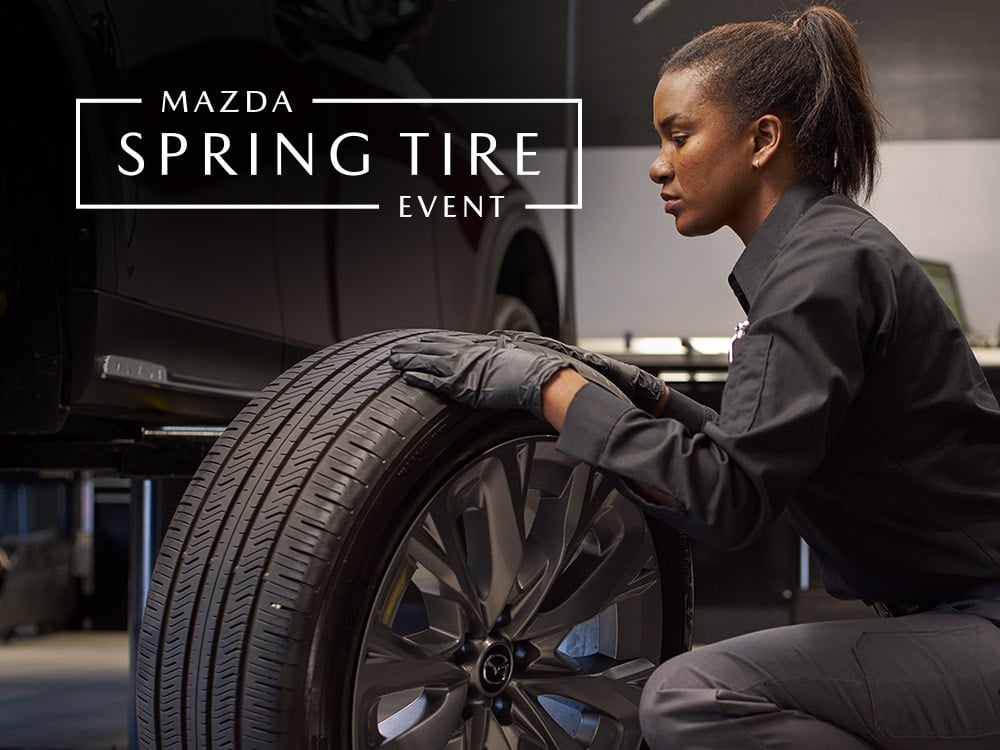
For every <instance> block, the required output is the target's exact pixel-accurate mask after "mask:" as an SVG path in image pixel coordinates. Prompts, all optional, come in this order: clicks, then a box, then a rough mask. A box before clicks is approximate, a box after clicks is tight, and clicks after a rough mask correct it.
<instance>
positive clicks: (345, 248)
mask: <svg viewBox="0 0 1000 750" xmlns="http://www.w3.org/2000/svg"><path fill="white" fill-rule="evenodd" d="M434 10H435V4H434V3H431V2H419V3H409V4H405V7H404V5H403V4H391V3H389V4H385V3H382V4H377V3H376V4H372V3H362V2H358V1H356V0H317V1H316V2H301V3H299V2H287V1H286V0H267V2H263V3H259V4H255V5H247V4H246V3H242V2H239V1H238V0H218V1H217V2H212V3H203V2H194V1H193V0H183V2H181V3H179V4H178V3H173V4H170V5H159V4H154V3H135V2H131V1H130V0H109V2H102V3H96V2H89V1H88V0H35V1H34V2H29V3H27V4H19V5H18V6H17V7H15V8H8V9H6V10H5V15H6V16H7V17H8V20H9V21H10V22H11V28H14V29H16V32H15V34H14V36H15V37H16V38H17V39H18V40H19V43H18V44H17V45H15V47H14V49H13V53H14V55H15V56H16V58H17V60H16V61H15V63H16V64H17V65H19V68H18V71H19V72H18V75H17V76H14V78H15V80H14V82H13V83H14V90H13V91H12V92H11V95H12V98H13V100H15V101H17V102H19V114H18V117H17V118H14V119H13V120H12V121H10V122H8V123H6V124H5V125H4V131H5V132H4V136H5V139H6V140H7V141H8V142H11V143H17V144H18V149H17V152H16V153H15V154H14V155H13V157H12V158H13V159H14V161H13V163H12V164H10V165H6V166H5V169H4V175H5V177H4V186H3V187H4V193H5V194H6V197H7V199H6V200H5V201H4V209H3V210H4V220H3V224H4V227H5V229H4V231H3V234H2V245H0V253H2V255H0V257H2V262H0V348H2V350H3V351H4V356H3V360H2V363H0V433H3V434H4V435H6V437H5V438H3V439H2V442H3V443H4V453H5V455H6V459H5V460H4V465H5V466H6V467H8V468H44V467H46V466H60V467H66V468H85V467H87V466H94V467H111V468H118V469H121V468H122V462H121V455H122V453H121V449H120V448H121V445H122V444H123V443H122V441H125V442H127V441H130V440H135V439H137V438H138V437H139V436H140V433H139V430H140V429H142V428H146V429H157V428H160V427H162V426H166V425H223V424H225V423H226V422H228V420H229V419H231V418H232V417H233V416H234V415H235V414H236V413H237V411H238V410H239V408H240V407H241V406H242V405H243V404H244V403H246V401H247V400H248V399H249V398H250V397H252V396H253V395H254V394H255V393H257V392H259V390H260V389H261V388H262V387H263V386H264V385H265V384H267V383H268V382H270V381H271V380H272V379H274V378H275V377H276V376H277V375H278V374H279V373H281V372H282V371H284V370H285V369H287V368H288V367H289V366H290V365H292V364H293V363H295V362H296V361H298V360H299V359H301V358H302V357H303V356H305V355H306V354H308V353H309V352H312V351H315V350H317V349H319V348H321V347H323V346H326V345H328V344H330V343H332V342H334V341H338V340H342V339H346V338H350V337H351V336H354V335H357V334H360V333H363V332H367V331H374V330H382V329H389V328H395V327H403V326H406V327H422V326H426V327H435V328H450V329H460V330H473V331H476V330H478V331H485V330H489V329H490V328H492V327H494V326H495V324H496V323H497V322H498V321H497V320H496V318H495V316H494V312H495V311H496V310H497V308H498V301H499V300H509V299H510V298H512V297H513V298H515V299H518V300H520V301H521V302H522V303H523V306H524V307H527V308H528V309H530V311H531V313H532V314H533V316H534V318H535V319H536V320H537V322H538V327H539V328H540V329H541V330H542V331H543V332H545V333H548V334H550V335H559V334H560V329H559V325H560V323H559V321H560V306H559V301H558V291H557V287H558V284H557V281H556V277H555V271H554V269H555V263H554V262H553V257H552V253H551V251H550V249H549V247H548V246H547V243H546V241H545V238H544V234H543V231H542V228H541V223H540V221H539V219H538V215H537V212H535V211H531V210H528V209H526V208H525V206H526V205H527V204H528V203H529V202H530V200H531V199H530V198H529V195H528V193H527V191H526V190H525V189H524V188H523V187H522V185H521V184H520V183H519V182H518V181H517V180H516V179H514V178H513V177H512V176H511V175H510V174H509V173H504V174H501V175H496V174H493V173H491V172H488V171H487V172H486V173H485V174H478V175H471V174H470V173H469V171H468V170H467V169H466V166H467V165H468V162H469V156H470V153H469V144H468V143H467V142H463V141H462V140H461V138H459V137H457V136H456V137H457V138H458V139H457V140H456V141H455V144H454V156H453V158H454V160H455V165H456V169H455V170H454V173H453V175H449V176H445V177H442V176H440V175H435V174H431V173H430V172H429V171H428V173H425V172H424V170H421V171H420V172H419V173H417V174H412V173H411V171H410V170H409V169H408V167H409V166H410V165H409V162H408V161H407V160H408V158H409V156H410V153H409V152H408V151H407V150H406V148H405V146H406V142H405V141H401V140H400V139H398V138H397V139H396V140H395V142H393V141H391V140H388V139H386V138H382V139H381V140H379V139H378V135H379V134H380V133H389V132H404V131H406V132H411V131H412V132H418V131H419V132H425V133H428V134H430V136H431V137H427V138H424V139H423V140H422V141H421V143H420V149H421V157H422V158H424V159H425V160H426V161H431V162H432V161H434V160H440V158H441V156H440V153H439V150H440V148H441V146H440V138H439V137H438V136H439V134H441V133H443V132H445V131H448V132H450V131H451V130H453V129H454V130H455V131H456V133H457V132H458V129H457V128H453V126H452V122H451V120H450V119H449V118H450V116H451V115H450V113H449V112H448V111H447V110H446V109H445V108H441V107H437V106H434V105H406V106H396V107H394V106H391V105H389V106H383V107H377V106H371V107H366V106H354V107H338V106H327V107H322V106H317V105H315V104H311V99H312V98H316V97H341V98H343V97H351V98H359V99H375V98H383V99H384V98H391V99H401V98H417V97H420V96H424V97H426V96H427V92H425V91H423V89H422V88H421V87H420V84H419V82H418V81H417V79H416V77H415V75H414V73H413V71H412V70H411V69H410V68H409V67H408V66H407V65H406V64H405V63H404V62H403V59H402V58H401V57H400V56H399V55H398V54H397V51H398V50H400V49H403V48H405V47H406V45H407V44H408V43H409V42H410V41H411V40H413V39H414V38H417V37H418V36H419V34H420V32H421V29H422V28H424V26H425V24H427V23H429V21H430V19H431V17H432V15H433V13H434ZM182 93H186V96H187V97H188V101H187V103H186V106H185V109H186V110H187V111H180V108H179V107H178V108H177V110H176V111H175V110H173V109H171V110H170V111H167V106H166V105H164V104H163V101H164V98H165V97H166V96H167V95H168V94H169V96H170V97H172V99H171V101H172V102H174V103H175V104H176V101H177V100H178V99H179V98H180V96H181V94H182ZM204 97H208V98H209V101H210V102H211V103H210V104H208V105H205V103H204V101H203V106H202V107H200V108H196V107H195V105H196V104H197V102H198V101H199V99H204ZM282 97H284V99H285V101H286V102H288V103H289V107H288V109H287V110H286V109H284V108H278V109H276V110H274V111H267V112H264V113H263V114H258V113H257V112H254V111H252V110H254V109H255V107H256V106H257V105H258V104H259V103H260V100H261V99H265V100H266V101H267V102H268V103H269V105H271V106H272V107H273V105H274V103H275V102H276V101H278V100H279V99H280V98H282ZM119 99H125V100H129V101H134V100H136V99H140V100H142V102H143V103H142V104H116V103H113V102H109V101H108V100H119ZM95 100H96V101H95ZM227 105H228V106H227ZM74 106H75V107H76V111H77V114H76V120H75V119H74ZM192 109H194V110H195V111H192ZM74 122H76V127H75V128H74ZM261 128H263V129H267V128H272V129H276V130H278V131H280V132H281V133H283V134H284V135H285V136H286V137H287V138H288V139H289V141H291V142H297V143H298V144H300V146H301V144H302V143H303V142H304V141H303V140H302V139H303V138H304V137H306V136H309V135H310V134H315V135H316V136H317V139H318V140H319V139H321V138H327V137H332V135H331V134H337V133H344V132H350V131H358V130H362V131H363V132H367V133H370V134H372V140H373V141H378V142H377V143H376V144H374V145H373V147H372V148H371V149H370V150H371V153H370V158H371V160H372V162H373V164H374V165H375V166H377V169H373V170H372V174H373V175H375V176H373V177H372V178H371V179H368V180H367V181H365V180H352V179H350V178H347V177H344V176H343V175H341V174H340V173H338V172H337V171H335V170H333V169H330V166H329V164H327V165H326V167H325V169H322V168H320V167H319V166H317V168H316V170H315V173H312V174H310V175H309V176H308V177H307V176H306V175H305V174H304V173H303V172H302V171H301V170H300V171H298V172H296V171H295V170H292V169H287V170H286V171H285V172H284V173H283V174H282V176H281V177H279V176H277V175H276V174H274V173H273V170H272V173H269V174H258V175H250V174H248V173H247V172H246V171H245V170H243V171H241V173H239V174H236V175H230V174H227V173H225V172H224V171H223V170H222V169H217V170H216V172H215V173H212V174H208V173H206V172H205V171H204V170H201V169H200V161H199V160H198V159H196V158H194V156H193V155H192V156H191V158H188V159H187V160H186V161H184V160H182V161H183V163H180V164H177V165H176V166H174V168H173V169H171V170H170V171H169V174H167V175H163V174H159V173H156V169H154V168H153V167H154V165H155V164H156V161H157V160H156V158H155V156H154V153H153V151H154V145H155V143H156V140H155V138H156V137H157V136H159V135H161V134H162V133H163V132H166V131H169V132H180V133H190V132H197V131H207V130H212V131H215V130H223V131H224V132H225V133H227V134H228V135H229V136H231V137H232V139H233V141H234V143H236V142H237V141H240V139H245V137H246V134H247V133H248V132H251V131H254V130H257V129H261ZM125 133H142V134H144V135H145V136H146V139H145V140H141V141H140V140H139V139H135V138H133V140H131V141H129V144H131V145H132V146H133V147H135V150H137V149H138V147H139V145H140V144H141V146H142V148H143V149H144V155H145V156H146V157H147V158H146V161H147V162H148V164H149V165H150V169H148V170H147V171H146V172H144V173H139V174H127V172H130V171H132V172H135V171H136V170H135V165H136V163H137V162H136V161H135V160H134V158H133V159H132V160H130V153H132V152H129V151H126V150H125V149H124V146H123V141H122V137H123V134H125ZM296 139H298V140H296ZM193 143H194V141H193V140H192V144H193ZM325 143H326V144H327V145H328V144H329V140H327V141H326V142H325ZM147 147H149V150H148V151H145V149H147ZM317 148H318V149H319V148H321V147H320V146H317ZM194 150H195V147H194V145H192V154H193V153H194ZM235 150H236V149H235V146H234V151H235ZM349 156H350V158H357V156H358V154H356V153H355V154H351V155H349ZM344 158H345V160H347V159H348V156H345V157H344ZM74 161H75V162H76V170H75V172H74V169H73V167H72V165H73V162H74ZM287 161H288V163H292V162H291V158H288V159H287ZM172 166H173V165H172ZM130 168H131V169H130ZM262 172H263V170H262ZM397 183H398V184H397ZM386 184H392V190H393V191H395V193H396V194H398V195H403V194H406V195H413V196H424V195H426V196H434V195H439V194H456V195H466V196H475V195H479V196H483V195H491V196H492V195H499V196H502V198H503V210H502V211H499V210H497V211H496V212H495V213H494V214H489V213H486V212H484V215H482V216H478V215H472V216H465V217H461V216H459V217H454V218H453V217H451V216H446V215H444V214H443V213H442V212H441V211H440V210H438V211H436V212H435V214H434V215H433V216H429V217H427V216H420V215H417V216H414V217H410V218H407V217H404V216H402V215H400V214H401V213H402V211H399V212H393V211H378V212H372V211H362V210H332V209H328V210H324V209H315V208H299V209H287V210H286V208H285V207H286V206H288V205H289V204H295V205H317V204H318V205H329V204H350V205H354V204H357V203H362V202H364V201H365V200H366V199H367V200H370V199H371V194H372V193H373V192H377V191H379V190H383V188H384V187H385V186H386ZM74 199H75V200H74ZM413 202H414V205H415V206H416V205H417V201H416V198H414V201H413ZM154 204H155V205H160V206H164V205H169V206H171V207H172V206H176V205H192V206H196V207H194V208H189V209H173V210H169V209H166V208H158V209H143V208H134V206H136V205H154ZM233 204H243V205H246V204H249V205H253V206H263V205H272V206H277V207H278V208H272V209H250V210H248V209H240V208H226V209H221V208H219V209H215V208H210V209H205V208H203V206H204V205H233ZM75 206H100V207H101V208H78V207H75ZM500 322H501V323H502V322H503V321H500ZM116 441H117V442H116ZM167 468H168V469H169V467H167ZM131 470H134V471H135V472H138V473H143V470H142V468H141V467H140V466H135V467H132V469H131ZM162 470H163V467H159V468H157V471H162Z"/></svg>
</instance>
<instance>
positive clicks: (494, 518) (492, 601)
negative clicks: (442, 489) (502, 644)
mask: <svg viewBox="0 0 1000 750" xmlns="http://www.w3.org/2000/svg"><path fill="white" fill-rule="evenodd" d="M517 458H518V456H517V455H516V454H515V452H514V451H513V450H506V451H502V452H500V453H498V454H497V455H494V456H491V457H489V458H487V459H485V460H484V461H482V462H480V463H479V464H478V465H477V467H476V471H475V473H474V474H471V475H470V476H467V477H463V479H465V480H466V481H465V482H463V483H462V485H461V489H460V491H462V492H464V493H470V495H471V493H475V496H476V497H475V498H474V501H473V502H471V503H469V505H470V506H471V507H468V508H467V509H466V511H465V512H464V513H463V515H462V521H463V524H464V530H465V540H466V545H467V550H468V557H469V568H470V569H471V571H472V575H473V579H474V581H475V583H476V587H477V590H478V591H479V595H480V600H481V602H482V608H483V620H484V621H485V622H486V624H487V626H490V625H492V623H494V622H496V620H497V618H498V617H499V615H500V613H501V612H502V611H503V609H504V607H505V606H506V605H507V602H508V600H509V598H510V595H511V592H512V590H513V589H514V584H515V583H516V581H517V572H518V570H519V569H520V567H521V561H522V559H523V558H524V493H525V488H524V477H523V474H522V466H521V465H520V464H519V462H518V461H517ZM467 497H469V500H473V498H472V497H470V496H469V495H467Z"/></svg>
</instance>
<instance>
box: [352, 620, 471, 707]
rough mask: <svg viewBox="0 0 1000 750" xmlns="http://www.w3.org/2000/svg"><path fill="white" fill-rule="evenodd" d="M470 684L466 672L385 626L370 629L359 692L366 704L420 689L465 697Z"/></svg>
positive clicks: (360, 673)
mask: <svg viewBox="0 0 1000 750" xmlns="http://www.w3.org/2000/svg"><path fill="white" fill-rule="evenodd" d="M467 682H468V674H467V673H466V672H465V670H463V669H461V668H460V667H458V666H457V665H455V664H454V663H453V662H451V661H450V660H448V659H446V658H444V657H442V656H439V655H437V654H432V653H428V652H426V651H425V650H424V649H422V648H421V647H420V646H419V645H417V644H415V643H413V642H412V641H410V640H408V639H406V638H402V637H400V636H398V635H396V634H395V633H393V632H392V631H391V630H389V628H387V627H386V626H384V625H381V624H378V625H375V626H373V627H372V628H371V629H370V630H369V632H368V641H367V653H366V655H365V657H364V661H363V663H362V665H361V668H360V670H359V672H358V693H359V695H361V696H362V700H363V701H364V703H365V704H366V705H370V704H371V703H374V702H375V701H377V700H378V699H379V698H381V697H384V696H386V695H390V694H392V693H398V692H401V691H405V690H409V689H412V688H417V687H427V686H433V687H440V688H445V689H447V690H458V689H461V691H462V692H463V694H464V691H465V685H466V683H467Z"/></svg>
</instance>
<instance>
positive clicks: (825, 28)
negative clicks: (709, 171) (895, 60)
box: [661, 5, 885, 199]
mask: <svg viewBox="0 0 1000 750" xmlns="http://www.w3.org/2000/svg"><path fill="white" fill-rule="evenodd" d="M689 68H697V69H698V70H699V71H701V72H702V73H703V74H704V75H705V83H704V85H705V87H706V90H708V91H710V92H711V94H710V95H711V96H712V97H714V98H715V100H716V101H718V102H719V103H722V104H727V105H729V106H730V107H731V108H732V110H733V111H734V113H735V115H736V116H737V118H738V119H739V121H740V124H743V123H746V122H750V121H752V120H755V119H757V118H758V117H761V116H762V115H765V114H768V113H770V114H776V115H778V116H779V117H781V118H782V119H783V120H785V121H786V123H788V124H790V125H791V129H792V135H793V137H794V139H795V145H796V147H797V152H798V158H799V167H800V170H801V171H802V172H803V173H804V176H817V177H820V178H821V179H822V180H823V181H824V182H826V184H827V185H828V186H829V187H830V188H831V189H832V190H833V191H834V192H837V193H843V194H845V195H849V196H851V197H857V196H858V195H859V194H861V193H863V194H864V196H865V198H866V199H867V198H870V197H871V193H872V190H873V189H874V187H875V180H876V177H877V174H878V141H879V138H880V137H881V135H882V133H883V130H884V123H885V120H884V118H883V117H882V114H881V113H880V112H879V110H878V108H877V107H876V105H875V103H874V101H873V99H872V96H871V93H870V84H869V81H868V73H867V70H866V68H865V63H864V60H863V58H862V55H861V47H860V44H859V42H858V37H857V33H856V32H855V31H854V27H853V26H852V25H851V24H850V22H849V21H848V20H847V19H846V18H844V16H843V15H841V14H840V13H839V12H837V11H836V10H834V9H832V8H828V7H825V6H822V5H817V6H813V7H811V8H807V9H806V10H804V11H802V12H801V13H799V14H798V15H796V16H789V17H787V18H786V19H785V20H784V21H765V22H754V23H738V24H726V25H725V26H718V27H716V28H714V29H712V30H710V31H708V32H706V33H704V34H701V35H700V36H698V37H695V38H694V39H693V40H691V41H690V42H688V43H687V44H686V45H684V46H683V47H682V48H681V49H680V50H678V51H677V52H676V53H674V54H673V55H672V56H671V57H670V59H668V60H667V62H666V64H665V65H664V66H663V69H662V70H661V74H662V73H666V72H669V71H674V70H682V69H689Z"/></svg>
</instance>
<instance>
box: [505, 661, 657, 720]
mask: <svg viewBox="0 0 1000 750" xmlns="http://www.w3.org/2000/svg"><path fill="white" fill-rule="evenodd" d="M589 661H590V662H591V663H592V664H593V665H594V666H593V667H592V668H591V669H584V670H583V671H581V672H580V673H578V674H575V675H570V676H567V675H559V676H558V677H550V676H544V677H530V676H529V677H522V678H520V679H519V680H518V687H519V688H520V689H522V690H523V691H524V692H525V693H526V694H528V695H532V696H535V697H536V698H537V696H539V695H557V696H560V697H563V698H569V699H570V700H572V701H576V702H578V703H581V704H583V706H584V707H585V708H584V709H583V711H584V712H585V713H586V712H594V713H599V714H603V715H605V716H609V717H612V718H617V719H619V720H620V721H622V723H624V724H631V723H635V724H636V725H637V722H638V716H639V713H638V712H639V696H640V694H641V693H642V686H643V684H645V681H646V679H647V678H648V677H649V675H650V674H652V672H653V670H654V669H655V668H656V665H655V664H653V663H652V662H651V661H649V659H645V658H638V659H632V660H630V661H627V662H619V663H610V660H608V659H605V658H601V657H598V658H595V659H591V660H589ZM597 670H600V671H597Z"/></svg>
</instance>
